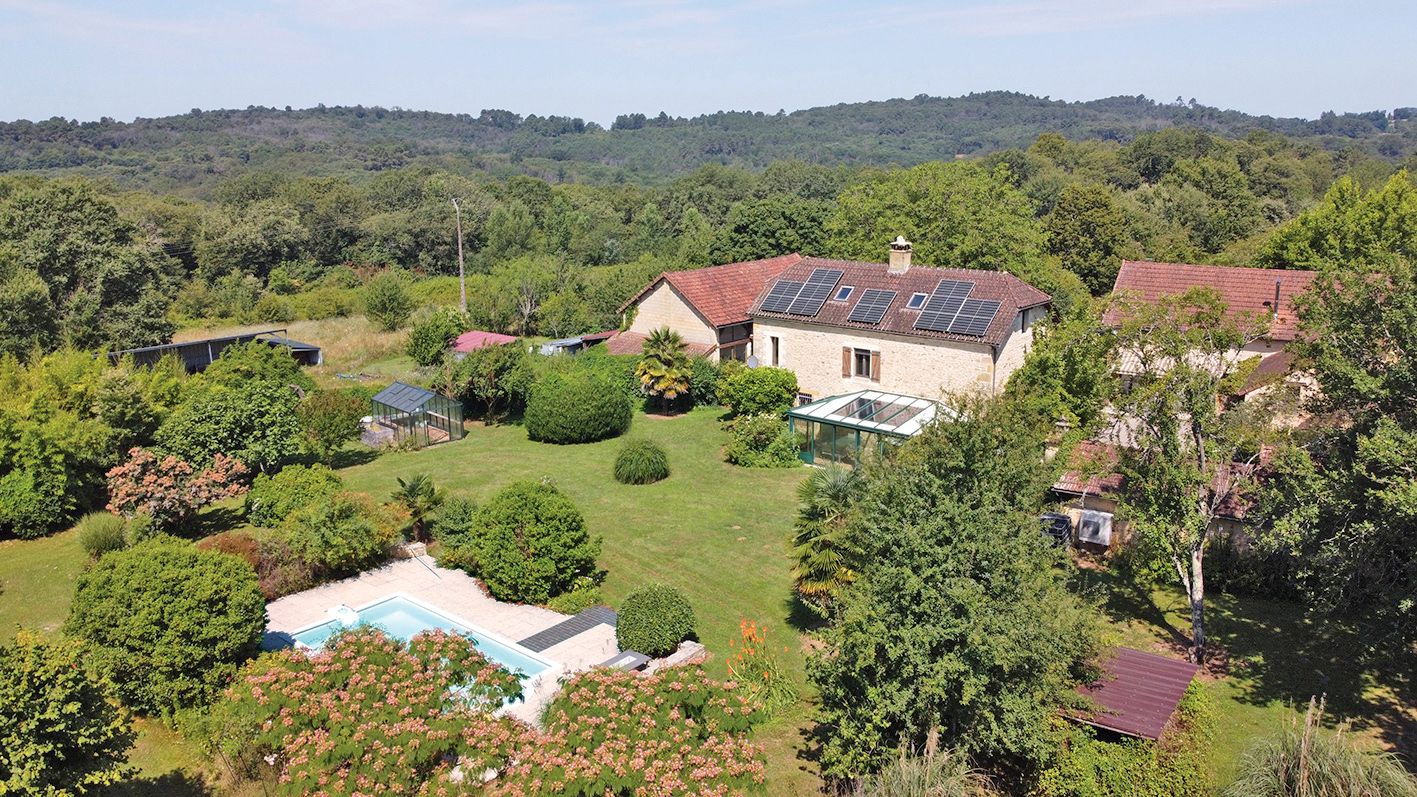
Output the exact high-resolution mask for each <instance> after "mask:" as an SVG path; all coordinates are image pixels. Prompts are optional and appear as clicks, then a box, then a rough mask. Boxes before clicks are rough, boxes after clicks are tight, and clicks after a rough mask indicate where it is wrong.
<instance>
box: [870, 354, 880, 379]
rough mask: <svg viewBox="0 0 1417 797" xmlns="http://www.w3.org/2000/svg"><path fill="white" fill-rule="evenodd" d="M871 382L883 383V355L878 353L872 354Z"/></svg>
mask: <svg viewBox="0 0 1417 797" xmlns="http://www.w3.org/2000/svg"><path fill="white" fill-rule="evenodd" d="M871 381H872V382H879V381H881V353H880V352H878V351H873V352H871Z"/></svg>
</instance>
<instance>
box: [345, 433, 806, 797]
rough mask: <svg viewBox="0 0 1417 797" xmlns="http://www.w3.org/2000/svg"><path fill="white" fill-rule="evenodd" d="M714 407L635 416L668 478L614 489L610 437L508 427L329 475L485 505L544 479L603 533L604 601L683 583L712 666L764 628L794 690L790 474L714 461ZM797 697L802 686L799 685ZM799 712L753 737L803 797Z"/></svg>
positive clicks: (798, 674) (797, 671) (777, 790)
mask: <svg viewBox="0 0 1417 797" xmlns="http://www.w3.org/2000/svg"><path fill="white" fill-rule="evenodd" d="M718 414H719V413H718V411H717V410H713V409H700V410H695V411H693V412H690V413H688V414H685V415H680V416H676V417H670V418H661V417H656V416H649V415H637V416H636V417H635V420H634V427H633V428H632V429H631V430H630V432H629V434H628V435H627V437H647V438H650V439H653V440H655V441H657V442H658V443H660V444H661V445H663V446H664V448H665V450H666V451H667V452H668V454H669V466H670V469H671V471H672V473H671V475H670V477H669V478H668V479H666V480H665V481H662V482H659V483H657V484H649V485H636V486H629V485H623V484H620V483H618V482H616V481H615V480H614V478H613V477H612V476H611V464H612V462H613V461H614V458H615V453H616V452H617V451H618V450H619V448H620V446H621V445H622V444H623V440H607V441H605V442H601V443H592V444H588V445H578V446H553V445H548V444H543V443H533V442H530V441H528V440H527V438H526V431H525V430H524V429H523V428H522V427H520V426H491V427H485V428H482V427H477V428H474V429H472V430H471V431H470V432H469V433H468V436H467V438H465V439H464V440H462V441H459V442H456V443H449V444H444V445H440V446H432V447H430V448H426V449H424V450H422V451H416V452H409V453H393V454H385V455H383V456H381V457H379V458H378V459H376V460H374V461H373V462H370V463H368V464H364V465H357V466H354V467H351V468H347V469H345V470H344V471H342V474H341V475H343V476H344V479H345V483H346V484H347V486H348V487H349V488H350V489H353V490H358V491H361V492H366V493H369V494H370V495H373V496H374V497H376V498H384V497H386V496H387V495H388V494H389V493H390V492H391V491H392V489H393V488H394V487H395V486H396V482H395V478H396V477H404V478H407V477H408V476H410V475H412V474H415V473H420V472H423V473H428V474H430V475H432V477H433V478H434V480H435V481H436V482H437V484H438V486H439V487H442V488H444V489H447V490H448V491H449V492H450V493H453V494H462V495H467V496H470V497H471V498H473V499H474V500H477V501H483V500H486V499H487V498H488V497H490V496H491V495H492V494H493V493H494V492H496V491H497V489H499V488H500V487H502V486H504V485H506V484H508V483H510V482H513V481H516V480H518V479H538V480H539V479H543V478H545V479H550V480H552V481H553V482H555V483H556V486H557V487H558V488H560V489H561V490H562V491H563V492H565V493H566V494H567V495H568V496H570V497H571V499H572V500H574V501H575V502H576V505H577V506H579V507H580V508H581V510H582V511H583V512H584V513H585V516H586V523H587V525H588V526H589V528H590V530H591V532H592V533H593V534H595V535H598V536H600V537H602V538H603V539H604V549H603V551H602V553H601V556H600V566H601V567H602V568H604V570H605V571H606V578H605V589H604V593H605V597H606V599H607V600H608V601H609V602H610V603H611V604H612V605H614V604H618V603H619V601H620V600H621V599H622V598H624V597H625V595H626V594H628V593H629V592H630V591H631V590H633V589H634V588H635V587H638V586H640V585H642V584H645V583H648V582H651V581H659V582H663V583H666V584H671V585H673V586H676V587H678V588H680V589H682V590H683V591H684V593H685V594H686V595H688V596H689V600H690V601H691V602H692V603H693V605H694V610H695V612H696V614H697V616H698V634H699V636H700V639H701V640H702V641H703V643H704V644H705V645H706V646H708V648H709V650H710V651H711V652H712V653H713V654H714V657H713V660H712V662H711V664H710V665H709V666H710V669H711V670H713V671H715V672H716V673H718V674H720V675H722V674H723V666H724V661H725V658H726V656H727V652H728V642H729V640H731V639H734V638H736V637H737V635H738V623H739V621H740V620H741V619H743V618H751V619H755V620H759V621H760V622H763V623H766V624H767V626H768V628H769V639H770V640H774V641H775V643H776V644H779V645H782V646H783V647H784V648H786V650H785V651H784V652H783V654H782V655H783V659H784V661H785V662H786V663H787V665H788V667H789V668H790V670H791V671H792V673H793V674H794V677H795V678H796V679H797V680H798V681H799V682H802V683H804V684H805V679H804V674H803V663H804V655H803V651H802V645H801V637H800V635H799V634H798V632H797V631H796V630H794V629H793V628H792V626H791V625H790V623H789V617H790V615H791V611H792V592H791V579H790V578H789V576H788V568H789V567H790V560H789V553H790V551H789V542H790V538H791V535H792V520H793V517H794V516H795V514H796V503H797V499H796V489H797V485H798V484H799V483H800V482H801V481H802V479H803V478H804V477H805V476H806V471H805V470H802V469H794V470H752V469H745V468H738V467H735V466H732V465H729V464H727V463H725V462H723V460H722V457H721V456H720V455H719V453H718V452H719V449H720V447H721V446H722V445H723V444H724V443H725V442H727V435H726V434H725V433H724V432H723V431H722V430H721V429H720V428H719V424H718ZM804 691H805V690H804ZM809 716H810V709H809V707H808V706H807V705H806V703H805V701H804V703H803V705H801V706H799V707H798V708H797V709H796V710H794V711H789V712H784V716H782V717H781V718H779V719H777V720H775V721H774V722H773V723H771V724H770V725H768V726H766V727H765V728H764V729H763V730H762V732H761V734H760V737H761V739H762V741H763V743H764V744H765V745H767V747H768V749H769V752H770V755H771V767H770V770H769V777H770V778H771V779H772V784H773V793H774V794H793V793H802V794H805V793H815V792H816V791H817V790H818V788H819V786H820V784H819V782H818V781H817V779H816V776H815V774H812V773H811V771H810V770H811V767H810V766H809V765H808V764H806V763H805V762H801V761H799V760H798V759H797V756H796V750H797V749H798V748H799V747H800V746H801V740H802V735H803V733H804V732H805V728H806V727H807V725H808V720H809Z"/></svg>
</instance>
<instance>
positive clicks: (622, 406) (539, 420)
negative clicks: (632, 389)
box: [523, 371, 632, 443]
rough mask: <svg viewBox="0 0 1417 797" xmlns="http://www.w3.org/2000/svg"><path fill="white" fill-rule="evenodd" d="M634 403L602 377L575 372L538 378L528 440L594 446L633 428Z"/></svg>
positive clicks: (528, 411)
mask: <svg viewBox="0 0 1417 797" xmlns="http://www.w3.org/2000/svg"><path fill="white" fill-rule="evenodd" d="M631 412H632V410H631V407H630V399H629V397H628V396H626V395H625V394H624V392H622V391H620V390H617V389H616V385H615V384H614V383H613V382H611V381H610V380H609V379H607V378H605V377H603V376H600V375H599V374H595V373H590V372H577V371H571V372H566V373H557V372H552V373H548V374H543V375H542V376H540V377H537V379H536V381H535V382H534V383H532V386H531V393H530V395H529V396H528V397H527V402H526V414H525V416H524V418H523V420H524V421H525V423H526V434H527V437H529V438H531V439H532V440H539V441H541V442H543V443H591V442H594V441H596V440H605V439H607V438H611V437H618V436H620V435H622V434H624V433H625V430H626V429H629V428H630V415H631Z"/></svg>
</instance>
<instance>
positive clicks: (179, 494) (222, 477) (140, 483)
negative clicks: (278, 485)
mask: <svg viewBox="0 0 1417 797" xmlns="http://www.w3.org/2000/svg"><path fill="white" fill-rule="evenodd" d="M246 474H247V470H246V466H245V465H242V464H241V463H240V462H237V461H236V460H234V459H232V458H231V457H228V456H226V455H225V454H217V455H216V457H215V458H214V459H213V461H212V464H211V466H210V467H208V468H206V469H204V470H200V471H199V470H197V469H196V468H194V467H192V464H191V463H190V462H186V461H184V460H181V459H178V458H177V457H174V456H171V455H168V456H165V457H162V458H161V459H159V458H158V456H157V455H156V454H154V453H153V452H151V451H149V450H148V449H146V448H134V449H131V450H129V451H128V461H127V462H124V463H123V464H122V465H119V466H117V467H115V468H113V469H112V470H110V471H108V511H110V512H113V513H115V514H119V515H123V516H124V517H134V516H136V515H147V516H148V517H151V518H152V519H153V523H155V524H156V525H157V527H158V528H161V529H170V528H173V527H174V526H176V525H177V524H179V523H181V522H183V521H185V520H187V519H189V518H191V517H192V516H193V515H194V514H196V512H197V510H198V509H201V508H202V507H204V506H206V505H207V504H210V503H212V502H214V501H220V500H222V499H224V498H235V497H236V496H238V495H241V494H243V493H245V492H246V485H245V483H244V482H243V481H242V479H243V478H244V477H245V476H246Z"/></svg>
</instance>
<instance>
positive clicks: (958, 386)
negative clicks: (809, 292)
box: [753, 318, 1033, 398]
mask: <svg viewBox="0 0 1417 797" xmlns="http://www.w3.org/2000/svg"><path fill="white" fill-rule="evenodd" d="M1015 324H1016V325H1020V324H1021V321H1020V320H1016V321H1015ZM773 338H777V339H778V355H779V357H778V362H777V365H778V367H781V368H788V369H790V370H792V371H793V372H795V373H796V374H797V384H798V388H799V389H800V390H801V391H802V392H803V393H809V394H811V395H812V396H813V397H814V398H824V397H826V396H833V395H839V394H842V393H852V392H855V391H858V390H884V391H887V392H890V393H904V394H907V395H912V396H921V397H924V398H938V397H940V395H941V394H943V393H946V392H968V391H984V392H991V391H997V390H1003V388H1004V383H1005V382H1007V381H1008V378H1009V374H1011V373H1013V371H1014V370H1015V369H1016V368H1018V366H1019V365H1022V363H1023V354H1024V352H1025V351H1026V350H1027V348H1028V345H1029V343H1031V342H1032V340H1033V332H1032V330H1031V329H1030V330H1020V331H1018V332H1016V333H1014V334H1013V335H1011V336H1010V338H1009V340H1008V342H1007V343H1006V344H1005V346H1004V347H1003V349H1002V350H1001V351H1000V362H999V365H998V368H997V370H996V369H995V365H994V362H993V353H992V351H991V349H990V347H989V345H988V344H984V343H964V342H957V341H947V340H936V339H932V338H919V337H911V336H907V335H894V334H887V333H882V332H877V331H873V330H865V329H862V330H855V329H851V330H848V329H836V328H831V327H821V326H815V325H808V324H802V323H798V322H795V321H790V320H784V319H775V318H774V319H766V318H759V319H757V320H756V321H755V322H754V324H753V352H754V354H755V355H756V356H757V358H758V362H759V363H761V364H762V365H773V362H772V352H773V346H772V339H773ZM843 347H847V348H851V349H864V350H867V351H872V352H879V353H880V358H879V365H880V379H879V381H876V380H873V379H868V378H866V377H860V376H850V377H843V376H842V375H841V374H842V362H841V360H842V348H843ZM853 371H854V369H853Z"/></svg>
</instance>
